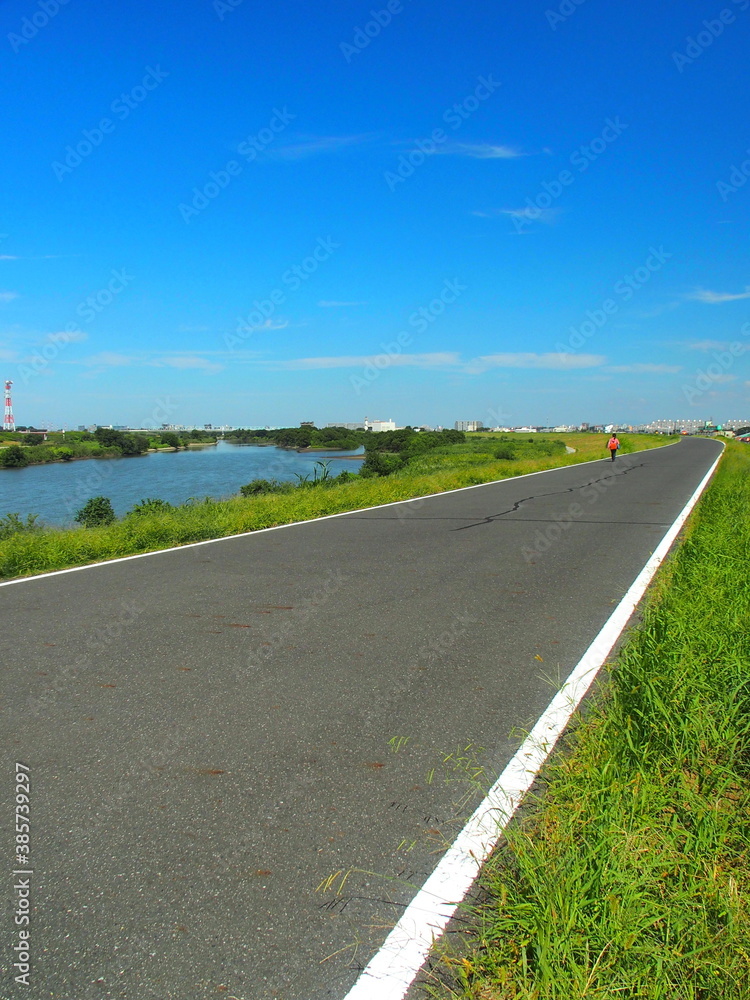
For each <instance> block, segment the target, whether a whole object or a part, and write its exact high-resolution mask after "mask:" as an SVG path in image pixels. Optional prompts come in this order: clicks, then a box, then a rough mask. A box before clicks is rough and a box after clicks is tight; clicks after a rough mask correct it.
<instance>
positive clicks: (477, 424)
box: [453, 420, 484, 431]
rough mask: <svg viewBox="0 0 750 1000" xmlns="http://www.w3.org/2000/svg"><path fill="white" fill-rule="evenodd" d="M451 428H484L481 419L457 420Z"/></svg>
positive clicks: (479, 429) (474, 429)
mask: <svg viewBox="0 0 750 1000" xmlns="http://www.w3.org/2000/svg"><path fill="white" fill-rule="evenodd" d="M453 429H454V430H456V431H481V430H483V429H484V424H483V423H482V421H481V420H457V421H456V422H455V424H454V425H453Z"/></svg>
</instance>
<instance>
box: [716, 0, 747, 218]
mask: <svg viewBox="0 0 750 1000" xmlns="http://www.w3.org/2000/svg"><path fill="white" fill-rule="evenodd" d="M748 2H750V0H748ZM745 152H746V153H747V156H748V159H746V160H743V161H742V163H740V165H739V166H738V167H737V166H735V165H734V164H732V166H731V167H730V168H729V180H728V181H717V182H716V190H717V191H718V192H719V195H720V197H721V200H722V201H723V202H725V203H726V202H727V201H728V200H729V196H730V195H732V194H737V192H738V191H739V190H740V188H743V187H744V186H745V185H746V184H747V182H748V179H749V178H750V149H746V150H745Z"/></svg>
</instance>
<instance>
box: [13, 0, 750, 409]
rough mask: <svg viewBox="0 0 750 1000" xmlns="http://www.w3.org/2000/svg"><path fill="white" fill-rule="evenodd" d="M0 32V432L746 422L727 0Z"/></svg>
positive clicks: (747, 279) (337, 10)
mask: <svg viewBox="0 0 750 1000" xmlns="http://www.w3.org/2000/svg"><path fill="white" fill-rule="evenodd" d="M120 14H121V15H122V16H120ZM0 26H1V27H2V32H0V44H2V45H4V46H5V50H6V51H5V57H4V59H3V60H2V63H0V82H1V83H2V93H3V95H4V104H5V108H4V111H5V121H6V135H7V136H8V137H9V138H10V137H12V142H11V141H9V142H8V143H6V146H7V148H6V151H5V155H4V157H3V159H2V162H1V163H0V177H1V178H2V190H3V192H4V196H5V197H4V198H3V206H2V210H1V211H0V376H1V377H2V378H3V379H12V380H13V382H14V387H13V389H14V404H15V414H16V420H17V422H18V423H19V424H29V423H33V424H36V425H38V426H39V425H43V424H47V425H50V426H61V425H67V426H69V427H77V426H78V425H79V424H84V425H86V424H90V423H102V424H110V423H111V424H125V425H138V424H148V423H156V424H161V423H177V424H185V425H188V424H193V423H195V424H198V425H202V424H204V423H212V424H227V425H234V426H265V425H266V424H269V425H294V424H298V423H299V422H300V421H302V420H308V419H311V420H315V422H316V423H317V424H318V425H322V424H325V423H328V422H332V421H337V420H346V421H351V420H356V419H359V418H361V417H362V416H364V415H365V414H367V415H369V416H370V417H378V418H382V419H388V418H391V417H392V418H393V419H394V420H395V421H396V423H397V424H399V425H403V424H409V423H413V422H415V421H418V422H420V423H421V422H425V423H428V424H431V425H440V424H442V425H444V426H451V427H452V426H453V423H454V421H455V420H481V421H483V422H484V423H485V424H489V425H495V424H508V425H516V426H519V425H526V424H538V425H545V426H554V425H555V424H560V423H569V424H580V423H581V422H583V421H588V422H591V423H597V424H599V423H601V424H609V423H615V424H619V423H627V424H642V423H648V422H650V421H652V420H655V419H659V418H665V419H669V418H670V415H671V414H674V415H676V417H677V418H678V419H691V418H692V419H708V418H709V417H711V418H713V419H715V420H717V421H718V422H722V420H727V419H733V418H734V417H737V418H742V416H743V414H744V413H748V412H750V394H749V392H748V390H749V389H750V372H749V371H748V364H747V348H748V346H749V345H750V261H749V259H748V248H747V226H748V221H750V184H748V183H747V182H748V180H749V179H750V129H749V128H748V125H747V115H746V90H747V88H746V86H745V83H746V80H747V68H746V65H747V60H746V53H747V51H748V48H749V47H750V0H727V2H726V4H725V6H724V7H722V6H721V5H717V7H716V9H715V10H714V9H711V10H710V11H707V8H706V7H705V5H703V4H700V3H699V2H698V0H687V2H686V3H684V4H681V5H680V6H679V7H678V8H675V9H672V8H671V7H670V8H668V9H667V8H663V9H659V8H657V9H654V7H653V5H651V4H648V5H647V4H646V3H645V2H643V0H636V2H635V3H633V4H630V5H627V6H626V7H623V6H619V7H618V6H615V7H613V6H611V5H606V6H605V5H597V4H594V3H587V2H582V3H579V4H569V3H567V2H565V3H561V4H559V3H551V4H546V3H541V2H537V0H531V2H530V3H528V4H525V5H523V8H521V9H509V10H505V9H503V10H501V9H499V8H497V7H495V6H493V5H489V4H486V3H478V2H471V0H470V2H468V3H462V4H458V3H450V2H449V3H448V4H443V5H441V7H440V10H439V11H436V10H435V9H434V8H427V7H425V6H424V5H419V4H415V3H413V2H412V0H386V2H384V3H378V4H375V5H373V4H360V5H357V4H355V5H351V4H347V5H343V4H339V3H331V2H323V3H321V4H318V5H316V6H315V7H314V8H310V7H309V5H306V4H303V3H301V2H300V0H290V2H289V3H288V4H286V5H284V6H283V7H267V6H266V7H263V6H261V5H258V4H253V3H250V2H246V0H214V2H210V0H200V2H198V0H184V2H182V3H179V4H178V3H177V2H176V0H165V3H163V4H160V5H158V7H157V8H154V9H152V8H148V9H146V8H144V9H134V8H133V7H132V6H130V5H129V6H125V5H124V4H118V3H117V2H115V3H112V4H108V5H107V7H106V9H104V8H97V7H90V6H83V5H80V4H75V3H65V2H60V3H59V4H46V5H42V4H40V3H38V2H33V3H24V4H22V3H20V2H19V0H8V2H6V3H4V4H3V5H2V6H1V7H0ZM61 81H64V84H63V83H62V82H61Z"/></svg>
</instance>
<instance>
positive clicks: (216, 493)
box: [0, 441, 364, 525]
mask: <svg viewBox="0 0 750 1000" xmlns="http://www.w3.org/2000/svg"><path fill="white" fill-rule="evenodd" d="M347 455H348V456H353V455H357V456H359V457H361V458H364V452H363V451H361V452H350V451H347V452H342V451H326V452H321V451H317V452H304V453H302V454H299V453H298V452H296V451H286V450H284V449H282V448H273V447H263V446H258V445H237V444H230V443H229V442H228V441H219V442H218V443H217V444H216V446H213V445H210V446H208V447H205V448H190V449H188V450H187V451H176V452H153V453H150V454H147V455H142V456H139V457H137V458H108V459H93V458H92V459H85V460H83V461H78V462H65V463H53V464H50V465H30V466H28V467H27V468H25V469H0V515H3V514H7V513H11V512H12V513H18V514H20V515H21V516H22V517H25V516H26V515H27V514H38V515H39V517H40V518H41V520H42V521H43V522H44V523H45V524H50V525H70V524H72V523H73V516H74V514H75V512H76V511H77V510H78V509H79V508H80V507H82V506H83V504H84V503H85V502H86V500H88V499H89V497H93V496H100V495H103V496H106V497H109V499H110V500H111V501H112V506H113V507H114V510H115V513H116V514H117V515H118V516H122V515H123V514H124V513H125V512H126V511H128V510H130V508H131V507H132V506H133V505H134V504H136V503H138V502H139V501H140V500H142V499H145V498H147V497H158V498H159V499H161V500H167V501H169V503H171V504H182V503H185V501H186V500H188V499H190V498H191V497H198V498H203V497H206V496H209V497H213V498H214V499H221V498H223V497H228V496H232V494H236V493H238V492H239V488H240V486H244V485H245V483H248V482H250V480H251V479H281V480H284V481H291V482H295V481H296V476H297V475H302V476H309V477H310V478H311V479H312V478H313V474H314V470H315V462H318V461H325V462H327V463H330V466H329V468H330V473H331V475H338V473H339V472H343V471H344V470H347V471H349V472H356V471H357V470H358V469H359V467H360V462H359V461H356V460H353V459H352V458H342V456H347Z"/></svg>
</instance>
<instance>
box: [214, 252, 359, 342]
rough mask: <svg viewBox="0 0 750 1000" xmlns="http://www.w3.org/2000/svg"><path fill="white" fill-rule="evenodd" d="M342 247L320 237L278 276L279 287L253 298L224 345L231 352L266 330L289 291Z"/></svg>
mask: <svg viewBox="0 0 750 1000" xmlns="http://www.w3.org/2000/svg"><path fill="white" fill-rule="evenodd" d="M340 247H341V244H340V243H335V242H334V241H333V240H332V239H331V237H330V236H327V237H325V239H324V238H323V237H322V236H319V237H318V239H317V241H316V243H315V246H314V247H313V249H312V251H311V252H310V253H309V254H308V256H307V257H304V258H303V259H302V260H301V261H300V262H299V264H294V265H293V266H292V267H288V268H287V269H286V271H284V273H283V274H282V275H281V279H280V281H279V284H278V285H277V286H276V288H274V289H273V290H272V291H271V292H269V294H268V298H266V299H255V300H254V301H253V307H252V309H251V310H250V312H249V313H248V314H247V316H244V317H243V316H238V317H237V327H236V329H235V332H234V333H227V334H225V335H224V346H225V347H226V348H227V349H228V350H230V351H233V350H234V349H235V348H237V347H240V346H241V345H242V344H244V342H245V341H246V340H247V339H248V338H249V337H252V335H253V334H254V333H258V332H259V331H262V330H264V329H268V324H269V323H270V322H271V320H272V318H273V316H274V315H275V314H276V310H277V309H278V308H279V306H281V305H283V304H284V303H285V302H286V299H287V296H288V295H289V293H290V292H296V291H298V290H299V289H300V288H301V287H302V285H303V284H304V283H305V282H307V281H309V280H310V278H311V277H312V276H313V275H314V274H315V272H316V271H317V270H318V268H319V267H320V265H321V264H323V263H325V261H327V260H328V259H329V258H330V257H331V256H332V254H333V253H334V252H335V251H336V250H338V249H340Z"/></svg>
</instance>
